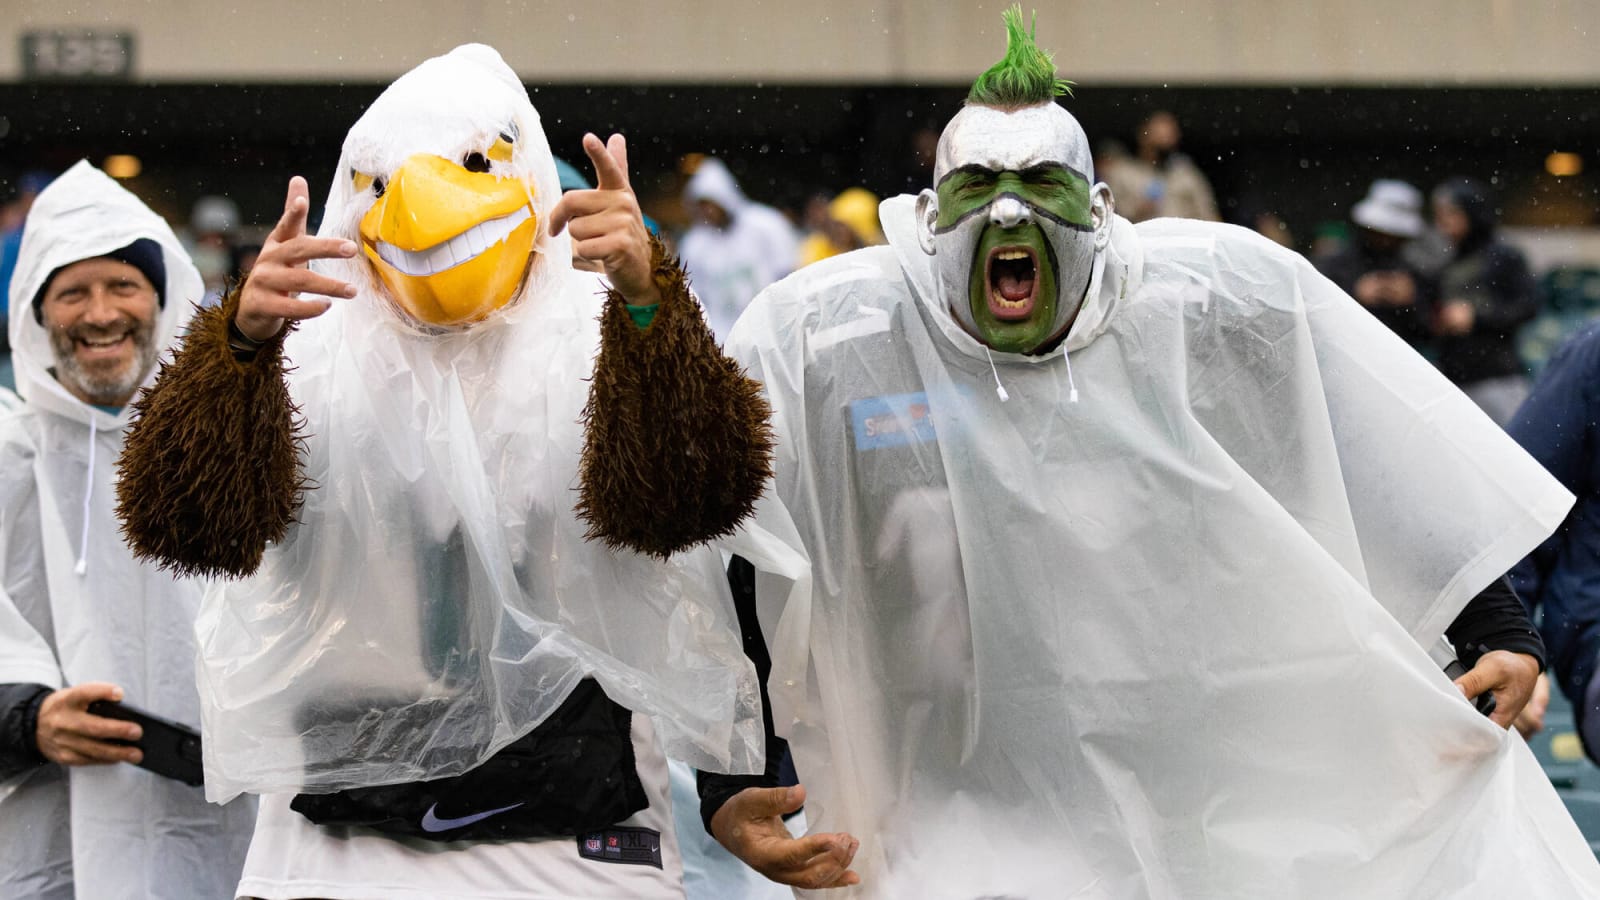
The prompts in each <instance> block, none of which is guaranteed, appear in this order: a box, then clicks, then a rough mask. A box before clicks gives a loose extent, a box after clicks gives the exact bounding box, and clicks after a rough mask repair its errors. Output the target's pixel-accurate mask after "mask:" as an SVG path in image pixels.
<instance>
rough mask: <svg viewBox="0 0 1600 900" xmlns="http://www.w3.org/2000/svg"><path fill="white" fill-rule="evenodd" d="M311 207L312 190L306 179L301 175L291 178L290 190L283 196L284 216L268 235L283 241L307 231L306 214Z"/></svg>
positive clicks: (275, 239)
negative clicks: (307, 185)
mask: <svg viewBox="0 0 1600 900" xmlns="http://www.w3.org/2000/svg"><path fill="white" fill-rule="evenodd" d="M310 209H311V192H310V189H309V188H308V187H306V180H305V179H304V178H301V177H300V176H299V175H296V176H294V177H293V178H290V179H289V191H288V193H287V195H286V196H285V197H284V198H283V216H282V217H280V218H279V219H278V224H277V225H275V226H273V228H272V233H271V234H270V235H268V237H270V238H271V239H272V240H274V241H278V242H282V241H287V240H289V239H291V238H296V237H299V236H300V235H302V234H305V233H306V216H307V215H308V213H309V210H310Z"/></svg>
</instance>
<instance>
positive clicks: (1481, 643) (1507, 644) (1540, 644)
mask: <svg viewBox="0 0 1600 900" xmlns="http://www.w3.org/2000/svg"><path fill="white" fill-rule="evenodd" d="M1445 636H1446V637H1448V638H1449V639H1450V643H1451V644H1452V645H1454V646H1455V648H1456V655H1457V656H1458V657H1460V659H1461V664H1462V665H1464V666H1466V667H1467V668H1468V669H1471V668H1472V667H1473V666H1474V665H1476V664H1477V662H1478V658H1479V657H1481V656H1483V654H1485V653H1488V652H1489V651H1491V650H1509V651H1511V652H1513V653H1524V654H1527V655H1528V656H1531V657H1533V658H1534V659H1536V660H1538V661H1539V668H1540V670H1543V669H1544V666H1545V649H1544V641H1543V640H1541V639H1540V637H1539V632H1538V630H1536V629H1535V628H1534V627H1533V623H1532V622H1530V621H1529V619H1528V611H1527V610H1526V609H1525V608H1524V607H1523V605H1522V601H1521V600H1519V599H1517V595H1516V593H1515V592H1514V591H1512V589H1511V585H1510V584H1509V583H1508V582H1507V581H1506V579H1505V578H1497V579H1495V580H1494V582H1493V583H1492V584H1490V585H1489V586H1488V587H1486V588H1484V589H1483V591H1482V592H1480V593H1479V594H1478V596H1476V597H1474V598H1472V600H1471V601H1470V602H1469V603H1467V605H1466V608H1464V609H1463V610H1461V614H1460V615H1458V616H1456V620H1455V621H1454V622H1452V623H1450V627H1449V628H1446V629H1445Z"/></svg>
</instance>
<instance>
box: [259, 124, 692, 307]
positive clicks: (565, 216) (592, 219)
mask: <svg viewBox="0 0 1600 900" xmlns="http://www.w3.org/2000/svg"><path fill="white" fill-rule="evenodd" d="M583 150H584V152H585V153H587V154H589V160H590V161H591V162H593V163H594V172H595V179H596V182H597V185H598V186H597V187H596V188H595V189H594V190H588V191H568V192H567V193H565V194H563V195H562V197H561V201H560V202H559V203H557V204H556V206H555V209H552V210H551V211H550V233H551V234H552V235H557V234H560V233H561V229H563V228H565V229H567V230H568V231H569V232H570V233H571V234H572V249H573V253H574V254H576V255H577V256H579V257H582V258H583V259H587V260H590V261H591V262H595V263H599V264H600V266H601V268H603V269H604V270H605V273H606V277H607V278H609V279H610V280H611V286H612V287H614V288H616V289H617V291H618V293H620V294H622V296H623V299H625V300H627V301H628V302H629V303H631V304H633V305H635V306H648V305H651V304H655V303H660V302H661V292H660V291H659V290H657V289H656V284H655V279H653V278H651V276H650V272H651V269H650V233H649V232H648V231H646V230H645V227H644V218H643V216H641V215H640V214H639V200H638V198H637V197H635V196H634V194H633V187H632V186H631V185H629V183H628V143H627V141H626V140H625V139H624V138H623V137H622V135H620V134H613V135H612V136H611V140H610V141H608V142H607V143H605V144H602V143H600V138H598V137H596V136H595V135H593V134H586V135H584V136H583ZM258 265H259V263H258Z"/></svg>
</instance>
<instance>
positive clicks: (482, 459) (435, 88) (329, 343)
mask: <svg viewBox="0 0 1600 900" xmlns="http://www.w3.org/2000/svg"><path fill="white" fill-rule="evenodd" d="M500 135H512V136H515V137H516V139H517V142H516V148H515V155H514V156H513V157H512V159H511V160H510V162H509V164H508V166H507V168H506V169H505V174H506V175H507V177H514V178H521V179H527V180H530V181H531V182H532V184H533V188H532V189H533V190H534V197H533V199H534V207H535V211H536V214H537V216H538V230H539V234H540V237H539V238H538V241H537V243H536V244H535V251H534V252H535V258H534V259H533V262H532V265H531V268H530V272H529V275H528V280H527V283H526V285H525V287H524V289H523V291H522V294H521V297H520V299H518V300H516V301H515V302H513V303H512V304H510V305H509V306H507V307H506V308H504V309H503V310H501V311H500V312H497V313H495V314H494V315H493V316H492V317H491V318H489V319H488V320H486V321H484V322H481V323H480V324H477V325H475V326H472V327H470V328H467V329H463V330H455V331H446V332H441V333H432V334H429V333H424V332H423V331H421V330H418V329H416V328H413V327H411V326H408V325H407V324H405V323H404V322H403V321H402V319H401V317H399V316H398V315H397V314H396V313H395V312H394V311H393V309H392V307H391V306H390V304H389V302H388V301H387V300H386V299H385V298H384V296H383V295H382V289H381V288H380V281H379V280H378V278H377V277H376V276H375V274H374V273H373V271H372V269H371V266H370V265H369V264H368V263H367V262H366V261H364V260H363V259H361V258H359V257H358V258H357V259H355V260H350V261H337V262H331V263H328V264H326V265H325V266H323V270H324V271H327V272H329V273H330V274H333V275H334V276H336V277H339V278H342V279H344V280H347V281H350V282H353V283H354V284H356V285H357V286H358V287H359V289H360V294H359V296H358V297H357V298H356V299H354V300H349V301H335V302H334V304H333V308H332V309H331V310H330V311H329V312H327V313H326V314H325V315H323V316H321V317H319V318H316V319H312V320H308V321H306V322H304V323H302V324H301V327H300V329H299V331H297V332H296V333H295V334H293V335H292V336H291V337H290V338H289V340H288V342H287V344H286V350H285V354H286V356H287V358H288V362H289V365H290V366H292V367H293V371H292V372H291V374H290V375H289V388H290V392H291V394H292V395H293V397H294V400H295V402H297V403H298V404H300V406H301V409H302V411H303V413H304V416H305V422H306V429H305V431H306V435H307V438H306V443H305V449H304V451H303V459H304V462H305V467H306V474H307V476H308V477H309V478H310V479H311V480H312V481H313V482H314V484H315V487H313V488H312V489H311V490H309V491H307V492H306V495H305V505H304V508H303V509H302V510H301V511H300V514H299V521H298V523H297V524H296V525H294V526H293V527H292V528H291V530H290V533H289V535H288V537H287V538H286V539H285V540H284V541H283V542H282V543H281V544H278V545H276V546H273V547H271V548H269V549H268V552H267V554H266V557H265V560H264V562H263V564H262V566H261V568H260V570H259V571H258V572H257V573H256V574H255V576H253V577H252V578H250V579H248V580H245V581H239V582H232V583H225V584H219V585H218V586H217V587H216V588H215V589H214V590H212V591H211V592H210V593H209V594H208V595H207V597H206V602H205V607H204V611H203V613H202V616H201V619H200V624H199V635H200V645H201V656H202V658H201V661H200V689H201V696H202V698H203V701H204V713H205V725H206V745H205V749H206V773H207V788H208V790H209V791H210V792H211V796H212V797H213V798H219V799H220V798H224V797H227V796H230V795H232V794H234V793H236V792H238V791H243V790H249V791H261V792H266V791H312V792H318V791H328V790H335V789H340V788H345V787H349V786H356V785H371V784H383V783H394V782H402V781H412V780H420V779H429V778H435V777H441V776H447V775H453V774H458V773H460V772H463V771H466V770H467V769H469V768H471V767H472V766H474V765H475V764H477V763H479V762H480V761H482V760H484V759H486V758H487V757H488V756H490V755H491V754H492V753H494V752H495V751H496V750H498V749H499V748H500V747H502V746H504V745H505V744H507V743H509V742H510V741H512V740H513V739H515V738H516V737H518V736H520V735H521V734H523V733H525V732H526V731H528V730H529V729H530V728H532V727H533V726H534V725H535V724H537V723H538V722H540V721H542V720H543V719H544V717H545V716H546V715H548V714H549V713H550V712H551V711H552V710H554V708H555V707H556V706H558V705H559V704H560V702H561V701H562V699H564V698H565V697H566V695H567V693H568V692H569V691H570V690H571V689H572V687H573V686H574V685H575V684H576V683H577V682H578V681H579V680H580V679H582V678H584V677H585V676H593V677H595V678H596V679H598V680H599V682H600V684H601V685H602V686H603V687H604V689H605V691H606V693H607V694H608V695H609V696H610V697H611V698H612V699H613V700H615V701H617V702H618V703H621V704H623V705H624V706H627V707H629V708H631V709H633V710H635V711H636V712H638V713H642V714H645V715H649V716H651V717H652V719H653V721H654V723H655V728H656V733H657V735H658V736H659V738H660V740H661V742H662V744H663V745H664V746H665V748H666V749H667V750H668V752H670V753H671V754H672V755H673V756H675V757H677V758H680V759H684V760H686V761H690V762H693V763H695V764H696V765H700V766H703V767H705V768H711V769H717V770H734V771H752V770H757V769H759V768H760V764H761V760H762V758H763V757H762V737H761V731H762V727H761V714H760V700H759V693H758V690H757V685H756V681H755V675H754V670H753V668H752V666H751V665H750V663H749V662H748V660H747V659H746V658H745V656H744V654H743V651H742V648H741V643H740V640H739V636H738V632H737V620H736V618H735V616H734V612H733V606H732V599H731V597H730V595H729V594H728V589H727V583H726V578H725V576H724V574H723V572H722V567H721V559H720V557H719V555H718V554H717V553H716V552H715V551H713V550H710V549H702V550H698V551H694V552H688V553H683V554H679V555H677V556H674V557H673V558H672V559H671V560H669V561H667V562H660V561H658V560H654V559H650V558H646V557H644V556H640V555H637V554H633V553H614V552H610V551H608V550H606V549H605V548H604V547H603V546H601V545H600V544H599V543H591V542H588V541H585V540H584V537H583V535H584V531H585V527H584V525H583V524H582V523H580V522H579V521H578V520H577V519H576V518H575V516H574V513H573V506H574V504H575V503H576V501H577V492H576V487H577V474H576V473H577V466H578V459H579V451H580V449H581V446H582V440H583V433H582V429H581V428H580V426H579V422H578V419H579V412H580V410H581V409H582V407H583V404H584V401H585V398H586V396H587V391H588V382H587V379H588V376H589V374H590V371H591V370H592V368H593V361H594V356H595V354H596V352H597V348H598V334H599V329H598V323H597V320H596V319H597V316H598V314H599V312H600V309H601V302H602V300H601V296H600V293H599V292H600V290H601V284H600V282H599V281H597V280H596V279H595V277H594V276H592V275H588V274H585V273H579V272H575V271H573V270H572V269H571V266H570V259H571V250H570V246H569V242H568V240H567V238H566V236H565V234H563V235H562V236H561V237H557V238H551V237H549V236H548V234H547V231H546V228H545V225H546V222H547V220H548V215H549V211H550V209H551V207H552V206H553V205H554V204H555V200H556V198H557V197H558V196H559V188H558V186H557V179H556V170H555V165H554V163H553V161H552V157H551V154H550V150H549V147H548V146H547V144H546V142H545V138H544V133H543V131H542V129H541V127H540V124H539V117H538V114H537V113H536V112H535V111H534V108H533V106H532V104H531V103H530V102H529V100H528V96H527V92H526V90H525V89H524V88H523V87H522V85H521V83H520V82H518V81H517V78H516V76H515V74H514V73H512V71H511V70H510V69H509V68H508V67H506V65H505V64H504V63H503V62H502V61H501V60H500V57H499V56H498V54H496V53H495V52H494V51H493V50H491V49H490V48H488V47H484V46H481V45H468V46H465V47H461V48H458V49H457V50H455V51H454V52H452V53H450V54H449V55H446V56H442V57H438V58H435V59H432V60H429V61H427V62H425V63H423V64H422V65H420V66H418V67H417V68H416V69H414V70H413V71H411V72H410V73H408V74H406V75H404V76H403V77H401V78H400V79H399V80H397V81H396V82H395V83H394V84H393V85H391V86H390V87H389V88H388V89H387V90H385V91H384V93H383V94H382V95H381V96H380V97H379V98H378V99H377V100H376V101H375V102H374V103H373V105H372V107H371V108H370V109H369V110H368V111H367V112H366V113H365V114H364V115H363V116H362V117H361V119H360V120H359V121H358V122H357V123H356V124H355V126H354V127H353V128H352V129H351V130H350V134H349V136H348V137H347V138H346V140H345V145H344V152H343V155H342V156H341V157H340V160H339V166H338V168H337V169H335V170H334V171H335V175H334V183H333V188H332V190H331V192H330V193H329V197H328V203H327V208H326V212H325V213H324V215H323V221H322V226H321V230H320V234H322V235H323V236H332V235H336V236H341V237H346V238H351V239H358V233H357V223H358V222H359V220H360V218H361V216H362V215H363V214H364V213H365V211H366V210H367V208H368V207H369V205H370V204H371V202H372V199H373V190H371V189H370V188H368V189H365V190H360V191H358V189H357V186H356V185H355V184H354V183H353V180H352V172H365V173H376V174H378V175H382V174H383V173H385V172H388V171H391V170H392V169H393V168H394V167H395V166H397V165H398V164H399V163H400V162H401V161H402V160H405V159H407V158H408V157H410V156H412V155H413V154H417V153H431V154H437V155H439V156H442V157H444V158H445V159H447V160H455V161H457V162H459V161H460V160H461V159H462V158H463V155H464V154H466V153H470V152H474V151H481V150H482V149H483V148H484V147H486V146H488V145H489V144H490V143H492V142H494V141H495V140H496V139H497V136H500ZM530 176H531V178H530Z"/></svg>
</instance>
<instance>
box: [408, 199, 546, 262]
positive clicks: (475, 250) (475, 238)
mask: <svg viewBox="0 0 1600 900" xmlns="http://www.w3.org/2000/svg"><path fill="white" fill-rule="evenodd" d="M530 215H532V213H530V212H529V211H528V208H527V207H526V206H524V207H522V208H521V209H518V210H517V211H516V212H514V213H512V214H510V215H508V216H501V217H499V218H498V219H490V220H489V221H487V222H479V223H478V224H477V225H474V226H472V227H471V228H468V229H467V230H466V231H463V232H461V233H460V234H458V235H456V236H455V237H453V238H450V239H449V240H447V241H441V242H440V243H438V244H435V245H433V246H432V247H428V248H426V249H423V250H405V249H402V248H400V247H396V246H395V245H393V244H390V243H387V242H385V241H378V242H377V250H378V257H379V258H380V259H382V260H383V261H384V262H386V263H388V264H389V265H391V266H394V267H395V268H396V269H398V270H399V271H400V272H401V273H402V274H405V275H416V276H425V275H435V274H438V273H439V272H443V271H444V270H446V269H451V268H454V267H456V266H459V265H461V264H462V263H466V262H471V261H472V260H474V259H476V258H477V257H478V254H480V253H482V252H483V251H485V250H487V249H489V248H490V247H493V246H495V245H496V244H498V243H500V242H501V241H503V240H505V239H506V235H509V234H510V233H511V232H513V231H515V230H516V228H517V226H518V225H521V224H522V223H523V222H526V221H527V220H528V217H529V216H530Z"/></svg>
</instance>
